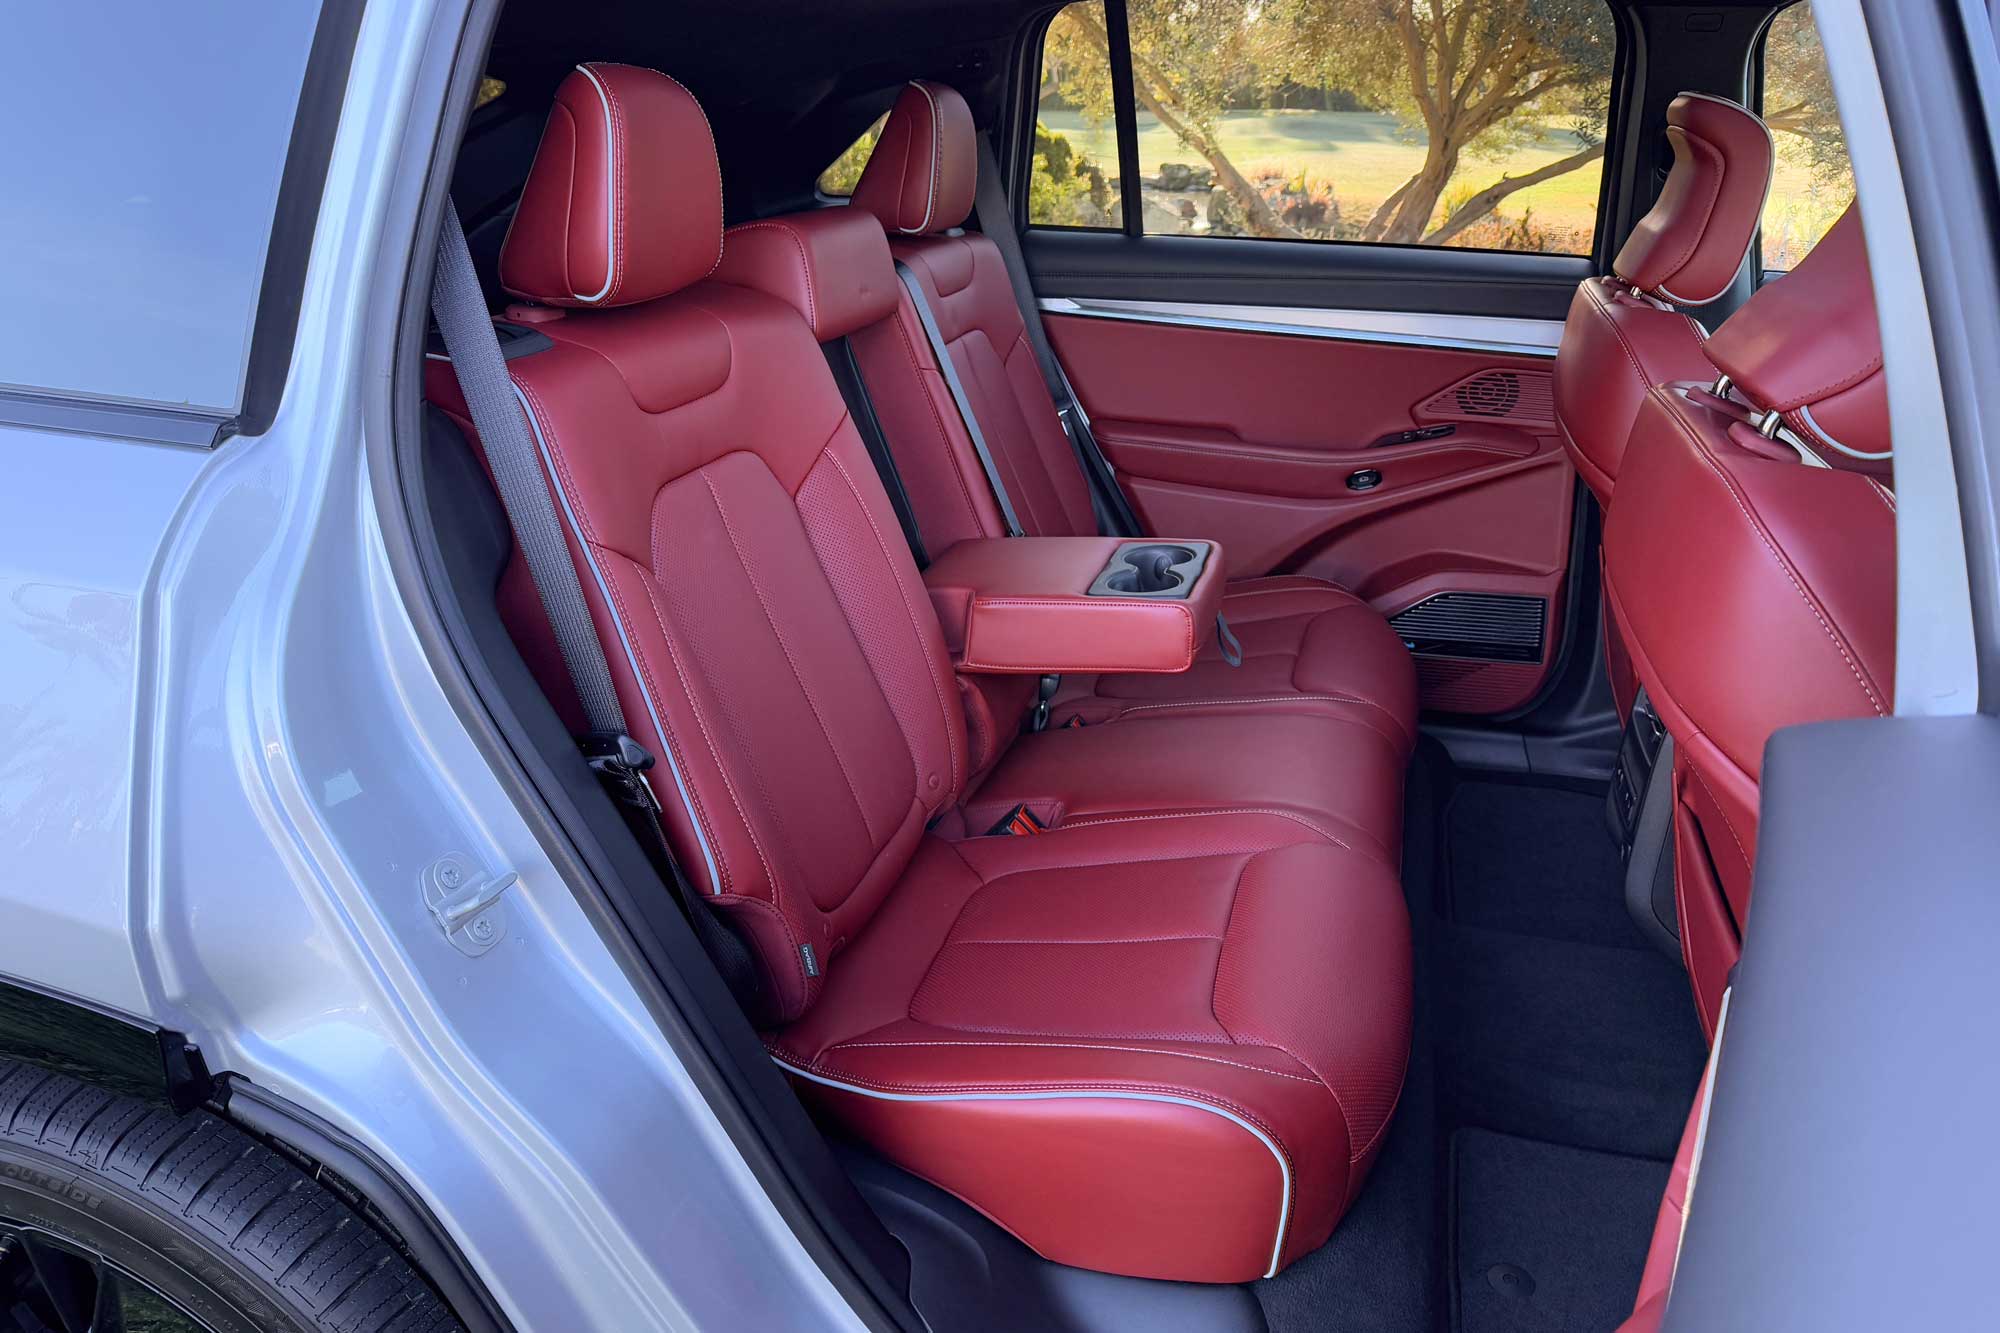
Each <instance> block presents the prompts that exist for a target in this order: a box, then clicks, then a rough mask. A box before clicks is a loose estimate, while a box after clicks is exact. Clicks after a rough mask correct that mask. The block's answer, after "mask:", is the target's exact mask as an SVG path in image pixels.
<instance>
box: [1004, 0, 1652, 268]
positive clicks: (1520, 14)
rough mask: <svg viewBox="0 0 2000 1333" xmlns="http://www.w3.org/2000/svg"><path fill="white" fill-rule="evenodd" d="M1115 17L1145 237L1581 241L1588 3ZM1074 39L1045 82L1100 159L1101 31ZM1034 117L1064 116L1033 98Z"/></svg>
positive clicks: (1609, 55)
mask: <svg viewBox="0 0 2000 1333" xmlns="http://www.w3.org/2000/svg"><path fill="white" fill-rule="evenodd" d="M1095 10H1096V7H1095V6H1089V7H1088V8H1087V9H1086V7H1084V6H1071V8H1070V9H1069V10H1065V11H1064V17H1065V18H1067V17H1069V16H1070V15H1072V14H1093V15H1094V12H1095ZM1128 12H1129V23H1130V28H1131V40H1132V65H1133V74H1134V84H1135V87H1134V93H1135V95H1136V98H1137V119H1138V129H1139V170H1140V173H1141V178H1140V181H1139V188H1140V191H1141V195H1142V198H1143V201H1144V208H1143V210H1142V211H1143V217H1144V221H1143V227H1144V230H1145V231H1146V232H1147V233H1148V234H1175V235H1191V236H1249V237H1263V238H1269V239H1282V240H1316V241H1371V242H1388V243H1393V244H1404V245H1454V246H1464V247H1470V248H1479V249H1495V250H1528V251H1542V252H1547V253H1554V254H1588V253H1589V252H1590V250H1591V247H1592V241H1593V238H1594V235H1595V232H1596V225H1597V196H1598V189H1599V184H1600V182H1601V181H1602V179H1603V171H1604V136H1605V126H1606V118H1607V110H1608V106H1609V102H1610V85H1611V67H1612V61H1613V57H1614V56H1615V54H1616V47H1617V30H1616V25H1615V24H1614V22H1613V21H1612V18H1611V14H1610V12H1609V10H1607V9H1606V7H1605V5H1604V3H1603V0H1532V2H1531V3H1523V0H1130V3H1129V6H1128ZM1079 26H1082V25H1081V24H1079ZM1049 45H1050V50H1051V53H1052V54H1053V53H1054V52H1055V50H1056V47H1057V43H1056V34H1055V31H1054V29H1051V33H1050V42H1049ZM1074 46H1075V48H1076V52H1075V56H1074V58H1073V59H1069V60H1067V61H1066V62H1065V66H1064V69H1063V71H1062V72H1061V73H1059V74H1058V77H1057V80H1056V81H1057V83H1058V86H1059V87H1060V88H1061V90H1062V92H1063V94H1064V96H1065V98H1066V100H1067V101H1069V102H1070V103H1072V104H1073V105H1076V106H1078V107H1079V111H1078V112H1076V113H1072V114H1074V115H1076V116H1077V118H1078V122H1079V123H1078V125H1077V128H1076V130H1074V131H1071V132H1072V133H1080V132H1082V131H1086V130H1089V131H1095V132H1098V133H1100V134H1101V135H1102V137H1097V138H1091V139H1089V140H1088V142H1089V144H1090V145H1091V148H1092V150H1093V151H1094V152H1096V153H1098V154H1099V155H1100V160H1104V155H1108V154H1109V153H1110V136H1109V133H1108V130H1104V131H1097V130H1096V127H1098V126H1101V125H1105V124H1108V121H1109V116H1108V114H1107V113H1106V112H1105V111H1098V113H1097V114H1096V116H1095V118H1092V117H1091V115H1090V114H1089V113H1090V111H1091V110H1092V109H1093V105H1094V104H1093V101H1092V99H1091V97H1090V95H1089V88H1090V86H1091V83H1092V79H1093V78H1094V79H1095V80H1096V81H1097V82H1098V83H1100V84H1101V83H1102V81H1103V79H1104V76H1103V74H1102V73H1101V72H1100V71H1101V62H1102V60H1103V56H1102V49H1103V48H1102V44H1101V39H1099V40H1098V41H1097V42H1095V43H1085V42H1082V41H1078V42H1076V43H1075V44H1074ZM1064 54H1065V55H1066V56H1068V55H1069V48H1068V47H1065V48H1064ZM1093 61H1095V62H1099V63H1098V64H1097V65H1096V66H1093V64H1092V62H1093ZM1050 64H1051V61H1048V60H1045V61H1044V77H1043V86H1044V96H1045V99H1046V96H1047V88H1048V84H1049V66H1050ZM1063 74H1066V75H1067V78H1066V79H1065V78H1064V77H1063ZM1042 118H1043V122H1044V123H1045V124H1049V125H1052V126H1056V127H1060V128H1063V129H1065V130H1070V127H1071V122H1070V121H1068V120H1061V121H1058V120H1056V119H1055V118H1053V117H1052V116H1051V115H1050V113H1049V111H1048V110H1047V102H1046V100H1045V101H1044V111H1043V117H1042Z"/></svg>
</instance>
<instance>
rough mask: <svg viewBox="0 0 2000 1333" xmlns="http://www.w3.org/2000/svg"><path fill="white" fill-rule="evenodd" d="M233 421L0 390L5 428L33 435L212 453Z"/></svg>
mask: <svg viewBox="0 0 2000 1333" xmlns="http://www.w3.org/2000/svg"><path fill="white" fill-rule="evenodd" d="M230 420H231V418H230V416H229V415H228V414H227V413H224V412H191V411H187V410H184V409H177V408H172V407H158V406H153V405H150V404H145V403H116V402H110V401H107V400H100V399H94V398H78V397H69V396H65V395H63V394H54V393H36V392H33V391H31V390H27V389H0V425H7V426H25V427H27V428H28V429H29V430H53V431H61V432H63V433H64V434H68V435H94V436H99V437H103V438H108V439H116V440H134V441H137V442H139V443H141V444H177V445H182V446H185V447H188V448H194V449H207V448H211V447H213V446H214V445H215V444H216V443H217V442H218V441H220V440H222V439H223V438H225V436H226V434H227V427H228V424H229V422H230Z"/></svg>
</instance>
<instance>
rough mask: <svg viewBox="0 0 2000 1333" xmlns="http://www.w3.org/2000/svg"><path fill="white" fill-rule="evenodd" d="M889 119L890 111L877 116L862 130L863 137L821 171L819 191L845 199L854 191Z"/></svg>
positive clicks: (848, 146)
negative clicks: (873, 121) (872, 122)
mask: <svg viewBox="0 0 2000 1333" xmlns="http://www.w3.org/2000/svg"><path fill="white" fill-rule="evenodd" d="M888 121H889V113H888V112H886V111H884V112H883V113H882V114H881V115H879V116H877V117H875V123H874V124H872V125H870V126H869V127H868V128H867V129H865V130H863V131H862V132H861V137H860V138H859V139H856V140H855V141H854V142H853V143H851V144H849V145H847V148H846V149H845V150H844V151H843V152H842V153H841V155H840V156H839V157H836V158H835V159H833V161H831V162H829V163H827V164H826V170H825V171H822V172H820V173H819V182H818V183H819V192H820V193H821V194H824V195H829V196H831V197H833V198H835V199H845V198H847V196H848V195H850V194H853V193H854V186H855V184H856V183H857V182H858V181H860V179H861V169H862V168H863V167H865V166H867V165H868V156H869V154H871V153H873V152H874V151H875V145H876V144H877V143H879V142H880V141H881V138H882V127H883V126H884V125H885V124H887V123H888Z"/></svg>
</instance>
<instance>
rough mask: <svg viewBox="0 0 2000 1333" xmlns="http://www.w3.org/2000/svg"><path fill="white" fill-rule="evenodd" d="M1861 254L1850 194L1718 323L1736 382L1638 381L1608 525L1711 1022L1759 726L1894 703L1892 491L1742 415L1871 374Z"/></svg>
mask: <svg viewBox="0 0 2000 1333" xmlns="http://www.w3.org/2000/svg"><path fill="white" fill-rule="evenodd" d="M1865 260H1866V254H1865V249H1864V247H1863V246H1862V244H1861V241H1860V236H1859V221H1858V217H1857V216H1856V215H1854V214H1852V212H1850V214H1849V215H1848V216H1847V217H1844V218H1843V219H1842V221H1841V222H1840V223H1838V224H1837V225H1836V226H1835V228H1834V231H1833V232H1830V233H1829V234H1828V236H1827V239H1826V240H1825V241H1822V242H1821V248H1820V249H1819V250H1816V251H1815V252H1814V255H1813V256H1812V257H1811V258H1809V259H1808V261H1807V263H1805V264H1802V265H1801V266H1800V267H1799V269H1798V270H1797V271H1795V272H1794V273H1792V274H1791V275H1790V276H1789V277H1786V278H1783V279H1781V280H1779V281H1778V282H1776V283H1774V284H1771V285H1770V286H1767V287H1766V288H1764V289H1763V291H1762V292H1760V293H1759V294H1758V296H1757V297H1756V298H1754V299H1753V300H1752V301H1750V302H1749V303H1748V304H1747V305H1745V306H1744V308H1743V309H1742V310H1741V311H1739V312H1738V313H1737V315H1736V316H1735V317H1734V318H1733V319H1732V320H1731V321H1730V322H1729V324H1728V325H1726V326H1725V328H1724V330H1723V331H1722V332H1719V333H1718V334H1717V335H1716V339H1715V341H1714V342H1713V343H1712V344H1711V348H1712V349H1715V350H1718V351H1721V352H1725V353H1726V356H1718V358H1717V359H1718V361H1720V362H1722V363H1723V368H1724V369H1725V370H1728V371H1729V373H1730V374H1731V375H1732V377H1736V376H1741V378H1740V379H1738V381H1737V382H1738V384H1739V385H1747V386H1752V391H1753V392H1752V394H1732V397H1730V398H1728V399H1722V398H1717V397H1716V396H1715V395H1714V394H1713V393H1711V392H1710V391H1709V390H1708V389H1707V388H1706V387H1705V386H1702V385H1699V384H1678V385H1667V386H1662V387H1660V388H1656V389H1654V390H1653V391H1652V393H1651V394H1649V395H1648V397H1647V399H1646V401H1645V402H1644V403H1643V404H1642V405H1641V407H1640V409H1639V415H1638V420H1637V423H1636V424H1635V427H1634V430H1633V435H1632V441H1631V445H1630V448H1629V449H1628V451H1627V453H1626V457H1625V468H1624V473H1623V475H1622V476H1621V478H1620V482H1619V490H1618V496H1617V500H1616V502H1615V503H1614V504H1613V505H1612V506H1611V512H1610V518H1609V520H1608V522H1607V524H1606V527H1605V543H1604V551H1605V591H1606V599H1607V601H1608V603H1609V605H1610V607H1611V611H1612V615H1613V618H1614V620H1615V622H1616V624H1617V626H1618V630H1619V632H1620V633H1621V634H1622V635H1623V637H1624V639H1625V641H1626V643H1627V645H1628V646H1629V648H1630V650H1631V655H1632V663H1633V667H1634V669H1635V670H1636V672H1637V674H1638V676H1639V678H1640V680H1641V681H1642V682H1643V683H1644V684H1645V686H1646V689H1647V692H1648V694H1649V695H1650V696H1651V697H1652V699H1653V701H1654V703H1655V704H1656V705H1657V706H1658V708H1659V710H1660V715H1661V717H1662V719H1663V720H1664V721H1665V722H1666V724H1667V728H1668V730H1669V731H1670V732H1671V733H1672V734H1673V737H1674V741H1675V745H1676V752H1675V770H1674V776H1673V781H1674V784H1675V785H1674V792H1675V797H1676V805H1675V820H1676V866H1675V869H1676V875H1677V879H1678V882H1677V894H1678V898H1679V902H1680V908H1681V925H1682V948H1683V951H1684V953H1685V954H1686V956H1687V960H1688V966H1689V971H1690V973H1691V975H1692V977H1693V979H1694V984H1695V991H1696V997H1697V1000H1698V1001H1699V1007H1700V1008H1701V1010H1702V1013H1703V1018H1704V1021H1705V1022H1707V1023H1711V1024H1712V1023H1713V1021H1714V1017H1715V1009H1716V1005H1717V1004H1718V1003H1719V1001H1720V998H1721V993H1722V988H1723V985H1724V982H1725V979H1726V976H1727V973H1728V969H1729V967H1730V965H1731V964H1733V963H1734V962H1735V959H1736V954H1737V949H1738V938H1739V936H1740V933H1741V930H1742V927H1743V922H1744V917H1745V914H1746V912H1747V911H1748V908H1749V901H1750V889H1751V882H1750V880H1751V870H1752V866H1753V865H1754V862H1755V858H1756V845H1757V784H1758V779H1759V776H1760V774H1761V771H1762V763H1763V752H1764V743H1765V741H1766V740H1767V739H1769V737H1770V734H1771V733H1772V732H1773V731H1774V730H1776V729H1777V728H1779V727H1783V726H1790V725H1793V724H1795V723H1802V722H1815V721H1821V720H1825V719H1828V718H1840V717H1876V716H1884V715H1887V714H1888V713H1889V712H1890V711H1891V710H1892V708H1893V707H1894V697H1895V681H1894V677H1895V629H1896V627H1895V618H1896V617H1895V608H1896V515H1895V499H1894V497H1893V496H1892V495H1891V494H1890V493H1889V491H1888V490H1887V489H1886V488H1885V487H1883V486H1882V485H1881V483H1880V482H1878V481H1877V480H1876V479H1875V478H1874V477H1871V476H1867V475H1864V474H1862V473H1860V472H1854V471H1843V470H1838V469H1833V468H1828V467H1823V466H1814V465H1809V464H1808V463H1807V462H1805V461H1802V460H1801V458H1800V455H1799V454H1798V452H1797V451H1796V450H1794V449H1793V448H1792V447H1791V446H1790V445H1788V444H1785V443H1783V442H1781V441H1778V440H1773V439H1770V438H1767V437H1766V436H1765V435H1763V434H1761V433H1759V430H1758V429H1757V425H1758V423H1759V422H1761V421H1764V420H1765V419H1766V412H1767V410H1768V409H1769V408H1771V407H1772V406H1774V405H1775V404H1777V403H1786V404H1790V405H1791V410H1794V411H1798V410H1806V409H1809V408H1811V407H1812V406H1814V405H1816V404H1818V403H1819V402H1822V401H1825V400H1826V399H1827V398H1828V397H1829V396H1831V397H1833V398H1838V397H1840V396H1841V395H1843V394H1851V393H1854V392H1856V391H1857V387H1858V386H1864V385H1865V384H1866V382H1867V380H1868V378H1869V377H1870V376H1876V375H1879V367H1880V355H1881V354H1880V341H1879V334H1877V332H1876V323H1875V314H1874V306H1873V302H1872V301H1871V300H1863V299H1858V298H1857V297H1856V295H1855V293H1856V291H1857V289H1858V287H1857V285H1858V286H1860V287H1865V285H1866V283H1867V269H1866V263H1865ZM1829 293H1844V294H1845V295H1841V296H1839V297H1838V299H1837V300H1832V301H1829V300H1828V299H1826V298H1827V296H1828V294H1829ZM1801 311H1811V312H1814V314H1815V316H1816V318H1815V319H1814V320H1813V321H1809V322H1801V321H1800V318H1799V312H1801ZM1871 366H1872V367H1873V368H1874V369H1870V367H1871ZM1792 386H1806V387H1805V388H1801V389H1798V390H1797V391H1796V392H1793V391H1792ZM1788 394H1789V395H1790V396H1786V395H1788ZM1766 395H1768V397H1764V396H1766ZM1744 397H1751V399H1752V400H1751V401H1750V402H1748V403H1746V402H1744V401H1743V398H1744ZM1760 397H1764V401H1758V398H1760ZM1841 419H1842V424H1843V429H1845V430H1850V431H1852V432H1853V433H1852V434H1851V435H1850V438H1851V440H1852V441H1853V442H1855V443H1857V444H1858V445H1860V446H1862V447H1865V448H1866V449H1867V450H1868V451H1870V452H1882V453H1886V452H1887V448H1888V440H1887V436H1886V418H1885V419H1884V421H1883V424H1882V426H1881V429H1882V431H1883V432H1884V433H1883V434H1882V435H1880V436H1874V435H1870V434H1866V433H1862V432H1861V430H1860V427H1859V424H1858V423H1859V422H1860V421H1861V417H1860V416H1859V415H1858V414H1857V415H1844V416H1843V417H1842V418H1841Z"/></svg>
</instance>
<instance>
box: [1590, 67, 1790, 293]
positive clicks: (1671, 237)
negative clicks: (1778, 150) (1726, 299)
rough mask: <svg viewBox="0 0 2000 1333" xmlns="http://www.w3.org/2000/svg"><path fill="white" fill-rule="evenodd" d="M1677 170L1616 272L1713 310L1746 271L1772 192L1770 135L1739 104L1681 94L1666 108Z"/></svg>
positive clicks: (1642, 221) (1614, 266) (1635, 282)
mask: <svg viewBox="0 0 2000 1333" xmlns="http://www.w3.org/2000/svg"><path fill="white" fill-rule="evenodd" d="M1667 139H1668V141H1669V142H1670V143H1672V144H1673V146H1674V166H1673V170H1672V171H1670V172H1668V173H1667V183H1666V186H1665V188H1664V189H1662V190H1661V191H1660V198H1659V201H1658V202H1657V203H1655V204H1654V205H1653V210H1652V212H1650V213H1648V214H1646V216H1645V217H1643V218H1641V219H1639V225H1638V226H1637V227H1635V228H1634V229H1633V231H1632V235H1631V236H1630V237H1629V238H1628V239H1627V240H1626V242H1625V245H1624V248H1623V249H1621V250H1619V252H1618V257H1617V258H1616V259H1614V260H1612V261H1611V270H1612V272H1614V273H1616V274H1617V275H1618V276H1619V277H1621V278H1623V279H1624V280H1625V281H1627V282H1629V283H1631V284H1632V285H1633V286H1634V287H1637V288H1639V289H1640V290H1641V291H1645V292H1652V293H1654V294H1655V295H1658V296H1663V297H1665V298H1666V299H1667V300H1669V301H1676V302H1678V303H1680V304H1681V305H1707V304H1708V303H1709V302H1710V301H1713V300H1715V299H1716V298H1718V297H1720V296H1721V295H1722V294H1723V293H1724V292H1726V291H1728V290H1729V284H1730V283H1731V282H1733V281H1735V278H1736V270H1737V269H1739V268H1741V267H1742V266H1743V256H1744V255H1745V254H1747V253H1749V250H1750V242H1751V241H1752V240H1753V239H1754V238H1755V237H1756V234H1757V220H1758V218H1759V217H1760V216H1761V215H1762V214H1763V212H1764V196H1765V195H1766V194H1767V193H1768V192H1769V190H1770V187H1771V158H1772V149H1771V132H1770V130H1768V129H1766V128H1765V127H1764V122H1763V121H1761V120H1759V119H1757V117H1756V116H1754V115H1752V114H1750V113H1749V112H1748V111H1745V110H1744V109H1743V108H1742V107H1740V106H1738V105H1736V103H1734V102H1726V101H1724V100H1723V99H1721V98H1719V97H1709V96H1707V95H1706V94H1703V93H1682V94H1681V95H1680V96H1679V97H1676V98H1675V99H1674V100H1673V102H1672V103H1671V104H1670V105H1668V107H1667Z"/></svg>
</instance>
